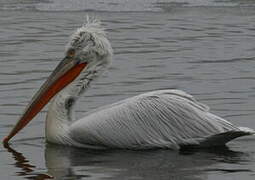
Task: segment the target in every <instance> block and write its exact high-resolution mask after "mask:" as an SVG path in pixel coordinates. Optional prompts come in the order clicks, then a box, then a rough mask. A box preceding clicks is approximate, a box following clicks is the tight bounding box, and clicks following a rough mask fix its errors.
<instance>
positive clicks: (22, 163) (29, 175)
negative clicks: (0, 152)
mask: <svg viewBox="0 0 255 180" xmlns="http://www.w3.org/2000/svg"><path fill="white" fill-rule="evenodd" d="M4 147H5V148H6V149H7V151H8V152H10V153H11V154H12V156H13V158H14V160H15V163H14V165H15V167H17V168H20V170H21V171H19V172H16V174H17V176H22V177H24V178H26V179H35V180H44V179H53V177H52V176H50V175H48V174H44V173H36V167H35V166H34V165H31V164H30V162H29V160H27V158H25V157H24V156H23V154H22V153H20V152H17V151H16V150H14V149H13V148H11V147H10V146H9V145H8V144H5V145H4Z"/></svg>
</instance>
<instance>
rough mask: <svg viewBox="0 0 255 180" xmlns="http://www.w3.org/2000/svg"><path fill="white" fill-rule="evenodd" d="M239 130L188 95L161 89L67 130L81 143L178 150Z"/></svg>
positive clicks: (103, 110)
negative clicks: (181, 147) (182, 146)
mask: <svg viewBox="0 0 255 180" xmlns="http://www.w3.org/2000/svg"><path fill="white" fill-rule="evenodd" d="M235 130H239V129H238V128H237V127H235V126H233V125H232V124H231V123H229V122H227V121H226V120H224V119H222V118H220V117H218V116H215V115H213V114H211V113H210V112H209V108H208V107H207V106H205V105H203V104H201V103H199V102H197V101H196V100H195V99H194V98H193V97H192V96H191V95H189V94H187V93H185V92H183V91H179V90H161V91H153V92H149V93H145V94H142V95H139V96H135V97H132V98H129V99H126V100H123V101H120V102H118V103H115V104H112V105H109V106H106V107H103V108H101V109H99V110H96V111H94V112H93V113H91V114H89V115H88V116H86V117H85V118H83V119H80V120H78V121H76V122H74V123H73V124H72V125H71V127H70V135H71V137H72V138H73V139H74V140H75V141H77V142H79V143H82V144H87V145H95V146H107V147H114V148H143V149H144V148H152V147H168V148H177V149H178V148H179V147H180V145H186V144H198V143H199V142H201V139H205V138H207V137H209V136H212V135H215V134H219V133H223V132H226V131H235Z"/></svg>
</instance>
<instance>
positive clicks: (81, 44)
mask: <svg viewBox="0 0 255 180" xmlns="http://www.w3.org/2000/svg"><path fill="white" fill-rule="evenodd" d="M111 56H112V48H111V45H110V43H109V41H108V39H107V38H106V34H105V32H104V29H103V28H102V27H101V25H100V22H99V21H97V20H94V21H92V22H88V23H87V24H85V25H83V26H82V27H80V28H78V29H77V30H76V31H75V32H74V33H73V35H72V36H71V38H70V40H69V42H68V44H67V46H66V57H67V58H70V59H73V60H74V61H76V62H79V63H86V64H87V65H88V66H92V65H93V66H95V65H96V64H101V65H105V64H109V63H110V61H111Z"/></svg>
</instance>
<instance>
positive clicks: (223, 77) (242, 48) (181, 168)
mask: <svg viewBox="0 0 255 180" xmlns="http://www.w3.org/2000/svg"><path fill="white" fill-rule="evenodd" d="M254 5H255V4H254V1H252V0H222V1H214V0H204V1H202V0H191V1H188V0H175V1H174V0H171V1H170V0H169V1H167V0H164V1H163V0H162V1H158V0H148V1H146V0H134V1H128V0H109V1H96V0H95V1H92V0H87V1H82V0H79V1H75V2H73V3H71V0H64V1H60V0H45V1H38V0H25V1H23V0H22V1H21V0H15V1H11V2H10V1H7V0H1V1H0V63H1V64H0V119H1V121H0V138H1V139H2V137H3V136H4V135H6V134H7V133H8V132H9V131H10V129H11V127H12V126H13V125H14V124H15V122H16V120H17V119H18V117H19V116H20V115H21V113H22V112H23V110H24V108H25V106H26V104H27V103H28V101H29V100H30V99H31V96H32V94H34V93H35V91H36V90H37V89H38V88H39V86H40V85H41V84H42V82H43V81H44V80H45V79H46V77H47V76H48V75H49V73H50V72H51V71H52V70H53V69H54V67H55V66H56V65H57V63H58V62H59V61H60V59H62V58H63V57H64V49H65V44H66V43H67V41H68V36H69V35H70V34H71V33H72V32H73V31H74V30H75V29H76V28H77V27H79V26H81V24H82V23H83V22H84V21H85V17H86V15H87V14H88V15H90V16H96V17H98V18H100V19H101V20H102V22H103V25H104V26H105V29H106V31H107V34H108V37H109V39H110V41H111V43H112V46H113V49H114V52H115V56H114V61H113V64H112V66H111V68H110V69H109V71H108V73H106V74H104V75H103V77H101V78H100V79H99V80H98V81H97V82H95V83H93V84H92V86H91V88H90V90H88V91H87V92H86V93H85V94H84V96H83V97H82V98H81V100H80V102H79V105H78V106H77V114H78V117H82V115H83V114H84V113H85V112H87V111H89V110H93V109H95V108H96V107H99V106H102V105H105V104H109V103H113V102H116V101H118V100H121V99H124V98H127V97H130V96H133V95H136V94H139V93H143V92H146V91H151V90H157V89H166V88H178V89H181V90H184V91H186V92H188V93H190V94H192V95H194V96H195V97H196V99H198V100H200V101H201V102H203V103H205V104H208V105H209V106H210V107H211V111H212V112H214V113H216V114H218V115H220V116H222V117H224V118H226V119H228V120H229V121H230V122H232V123H234V124H237V125H238V126H248V127H250V128H253V129H255V113H254V107H255V62H254V60H255V6H254ZM46 111H47V108H45V109H44V111H43V112H42V113H40V114H39V115H38V116H37V117H36V118H35V120H33V121H32V122H31V123H30V124H29V126H28V127H27V128H25V129H24V130H23V131H22V132H20V133H19V135H17V136H16V137H15V140H14V141H12V144H11V148H3V147H1V150H0V154H1V155H0V161H1V164H0V176H1V178H0V179H10V180H16V179H49V178H51V177H55V179H60V180H61V179H93V180H94V179H116V180H117V179H132V180H134V179H146V180H147V179H153V180H154V179H180V180H186V179H187V180H199V179H201V180H202V179H203V180H204V179H208V180H215V179H221V180H230V179H231V180H232V179H233V180H235V179H236V180H239V179H243V180H253V179H254V178H255V138H254V137H245V138H240V139H237V140H235V141H232V142H231V143H229V145H228V147H229V148H223V149H210V150H207V151H187V152H174V151H171V150H153V151H121V150H114V151H113V150H111V151H89V150H79V149H74V148H68V147H62V146H55V145H46V143H45V140H44V120H45V115H46Z"/></svg>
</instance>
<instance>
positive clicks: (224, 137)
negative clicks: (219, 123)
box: [200, 127, 255, 147]
mask: <svg viewBox="0 0 255 180" xmlns="http://www.w3.org/2000/svg"><path fill="white" fill-rule="evenodd" d="M239 129H240V130H239V131H236V130H233V131H227V132H224V133H220V134H216V135H213V136H209V137H207V138H205V139H204V140H202V141H201V142H200V146H202V147H209V146H224V145H225V144H226V143H228V142H229V141H231V140H233V139H235V138H238V137H242V136H248V135H255V131H254V130H253V129H250V128H247V127H239Z"/></svg>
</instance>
